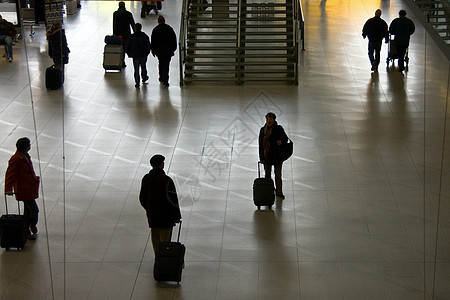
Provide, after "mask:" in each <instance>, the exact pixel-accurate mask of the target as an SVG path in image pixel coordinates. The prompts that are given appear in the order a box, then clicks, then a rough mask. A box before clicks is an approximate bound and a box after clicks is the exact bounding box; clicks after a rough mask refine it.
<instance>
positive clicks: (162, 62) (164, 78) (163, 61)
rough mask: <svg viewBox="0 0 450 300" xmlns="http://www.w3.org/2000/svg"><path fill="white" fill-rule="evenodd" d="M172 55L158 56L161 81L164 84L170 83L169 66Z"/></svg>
mask: <svg viewBox="0 0 450 300" xmlns="http://www.w3.org/2000/svg"><path fill="white" fill-rule="evenodd" d="M171 58H172V57H170V56H169V57H158V61H159V64H158V68H159V81H161V82H162V83H164V84H167V83H169V67H170V59H171Z"/></svg>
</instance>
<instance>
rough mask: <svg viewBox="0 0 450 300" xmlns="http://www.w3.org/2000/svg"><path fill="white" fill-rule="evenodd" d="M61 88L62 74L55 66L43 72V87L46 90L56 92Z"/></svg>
mask: <svg viewBox="0 0 450 300" xmlns="http://www.w3.org/2000/svg"><path fill="white" fill-rule="evenodd" d="M61 86H62V72H61V70H60V69H58V68H55V65H53V66H51V67H48V68H47V70H46V71H45V87H46V88H47V90H57V89H59V88H61Z"/></svg>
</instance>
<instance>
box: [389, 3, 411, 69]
mask: <svg viewBox="0 0 450 300" xmlns="http://www.w3.org/2000/svg"><path fill="white" fill-rule="evenodd" d="M398 15H399V17H398V18H395V19H394V20H393V21H392V22H391V25H390V26H389V34H390V35H391V36H392V35H393V36H394V38H392V37H390V38H389V46H388V58H387V60H386V63H387V64H388V66H389V61H390V60H394V59H398V70H399V71H400V72H403V71H404V70H405V69H406V68H405V62H406V64H407V65H408V63H409V57H408V54H407V53H408V47H409V40H410V37H411V35H412V34H413V33H414V31H415V29H416V28H415V26H414V22H413V21H411V19H408V18H407V17H406V11H405V10H404V9H401V10H400V11H399V12H398ZM391 41H392V42H391ZM394 49H395V50H394ZM394 51H395V52H394ZM394 53H395V54H394ZM394 55H395V56H394Z"/></svg>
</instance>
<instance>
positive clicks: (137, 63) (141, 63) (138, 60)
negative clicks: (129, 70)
mask: <svg viewBox="0 0 450 300" xmlns="http://www.w3.org/2000/svg"><path fill="white" fill-rule="evenodd" d="M133 67H134V82H135V83H136V84H139V80H140V77H139V67H140V68H141V76H142V80H144V81H147V80H148V75H147V56H144V57H133Z"/></svg>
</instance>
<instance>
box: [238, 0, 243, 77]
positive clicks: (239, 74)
mask: <svg viewBox="0 0 450 300" xmlns="http://www.w3.org/2000/svg"><path fill="white" fill-rule="evenodd" d="M242 1H243V0H238V5H239V6H238V18H237V22H238V29H237V34H238V36H237V79H238V83H239V84H241V77H242V74H241V54H242V45H241V36H242V35H241V21H242Z"/></svg>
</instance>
